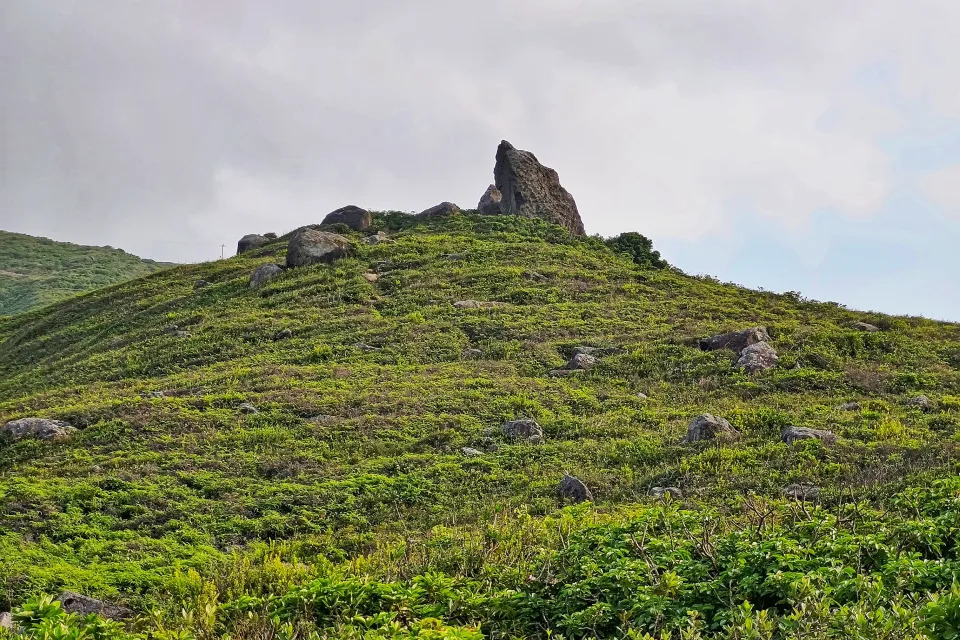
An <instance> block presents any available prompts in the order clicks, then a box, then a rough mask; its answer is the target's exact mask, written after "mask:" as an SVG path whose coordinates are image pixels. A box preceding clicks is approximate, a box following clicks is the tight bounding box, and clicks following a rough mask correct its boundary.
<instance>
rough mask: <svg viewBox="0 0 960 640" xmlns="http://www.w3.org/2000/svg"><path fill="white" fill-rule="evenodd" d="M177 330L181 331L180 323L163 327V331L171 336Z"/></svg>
mask: <svg viewBox="0 0 960 640" xmlns="http://www.w3.org/2000/svg"><path fill="white" fill-rule="evenodd" d="M177 331H180V325H176V324H171V325H168V326H166V327H164V328H163V332H164V333H166V334H168V335H171V336H172V335H174V334H175V333H176V332H177Z"/></svg>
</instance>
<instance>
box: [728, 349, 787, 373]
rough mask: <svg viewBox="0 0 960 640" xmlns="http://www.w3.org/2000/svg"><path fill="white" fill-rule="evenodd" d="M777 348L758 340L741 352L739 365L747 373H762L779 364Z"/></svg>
mask: <svg viewBox="0 0 960 640" xmlns="http://www.w3.org/2000/svg"><path fill="white" fill-rule="evenodd" d="M778 359H779V358H778V356H777V352H776V350H775V349H774V348H773V347H771V346H770V344H769V343H767V342H756V343H754V344H752V345H750V346H749V347H747V348H746V349H744V350H743V351H741V352H740V359H739V360H737V366H739V367H743V369H744V370H745V371H746V372H747V373H760V372H761V371H766V370H767V369H772V368H774V367H775V366H777V360H778Z"/></svg>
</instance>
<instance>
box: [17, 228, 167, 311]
mask: <svg viewBox="0 0 960 640" xmlns="http://www.w3.org/2000/svg"><path fill="white" fill-rule="evenodd" d="M167 266H170V265H169V264H167V263H163V262H154V261H153V260H144V259H143V258H138V257H137V256H135V255H131V254H129V253H127V252H126V251H123V250H121V249H114V248H113V247H87V246H83V245H79V244H71V243H69V242H56V241H54V240H50V239H48V238H36V237H34V236H28V235H24V234H22V233H10V232H9V231H0V315H13V314H15V313H22V312H24V311H29V310H30V309H35V308H37V307H42V306H44V305H47V304H50V303H51V302H56V301H57V300H63V299H64V298H69V297H70V296H74V295H76V294H78V293H83V292H85V291H91V290H93V289H99V288H100V287H104V286H106V285H109V284H114V283H116V282H122V281H123V280H129V279H131V278H136V277H139V276H144V275H147V274H148V273H152V272H154V271H156V270H157V269H162V268H163V267H167Z"/></svg>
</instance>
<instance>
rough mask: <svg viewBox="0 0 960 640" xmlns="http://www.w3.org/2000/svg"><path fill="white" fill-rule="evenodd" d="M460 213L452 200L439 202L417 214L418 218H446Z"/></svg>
mask: <svg viewBox="0 0 960 640" xmlns="http://www.w3.org/2000/svg"><path fill="white" fill-rule="evenodd" d="M458 213H460V207H458V206H457V205H455V204H453V203H452V202H441V203H440V204H438V205H434V206H432V207H430V208H429V209H424V210H423V211H421V212H420V213H418V214H417V217H418V218H446V217H448V216H455V215H457V214H458Z"/></svg>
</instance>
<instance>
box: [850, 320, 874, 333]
mask: <svg viewBox="0 0 960 640" xmlns="http://www.w3.org/2000/svg"><path fill="white" fill-rule="evenodd" d="M850 328H851V329H856V330H857V331H867V332H870V333H874V332H877V331H880V327H878V326H877V325H875V324H870V323H869V322H862V321H857V322H854V323H853V324H852V325H850Z"/></svg>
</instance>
